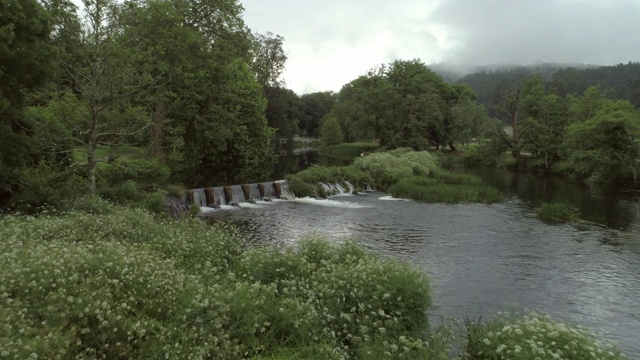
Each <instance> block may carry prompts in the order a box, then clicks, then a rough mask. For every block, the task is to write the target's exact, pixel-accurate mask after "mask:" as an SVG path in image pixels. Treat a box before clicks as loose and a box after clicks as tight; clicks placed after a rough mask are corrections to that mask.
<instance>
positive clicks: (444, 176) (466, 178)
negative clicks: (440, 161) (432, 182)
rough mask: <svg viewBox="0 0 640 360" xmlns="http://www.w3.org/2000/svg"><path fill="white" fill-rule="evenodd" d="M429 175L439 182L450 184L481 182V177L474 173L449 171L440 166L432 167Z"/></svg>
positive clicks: (477, 183) (478, 183) (476, 183)
mask: <svg viewBox="0 0 640 360" xmlns="http://www.w3.org/2000/svg"><path fill="white" fill-rule="evenodd" d="M431 177H432V178H434V179H436V180H437V181H438V182H439V183H443V184H450V185H480V184H481V183H482V179H480V177H478V176H476V175H472V174H464V173H457V172H451V171H446V170H443V169H440V168H436V169H434V170H433V172H432V173H431Z"/></svg>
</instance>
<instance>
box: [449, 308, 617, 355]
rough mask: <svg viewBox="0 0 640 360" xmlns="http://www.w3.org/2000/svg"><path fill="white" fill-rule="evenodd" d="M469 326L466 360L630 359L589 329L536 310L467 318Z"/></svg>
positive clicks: (467, 330)
mask: <svg viewBox="0 0 640 360" xmlns="http://www.w3.org/2000/svg"><path fill="white" fill-rule="evenodd" d="M466 327H467V328H466V332H467V336H466V346H465V351H464V353H463V355H461V357H460V358H461V359H463V360H495V359H510V360H532V359H565V360H584V359H601V360H619V359H626V357H624V356H623V355H622V354H621V353H620V351H619V350H617V349H616V348H614V347H613V346H611V345H608V344H603V343H602V342H600V341H598V340H597V339H596V337H595V336H594V335H593V334H592V333H591V332H589V331H587V330H586V329H584V328H582V327H580V326H571V325H566V324H563V323H561V322H557V321H554V320H553V319H551V317H549V316H548V315H545V314H541V313H537V312H533V311H530V312H527V313H525V314H523V315H517V314H516V315H512V314H501V315H500V316H498V317H496V318H495V319H492V320H490V321H488V322H486V323H481V322H471V321H469V320H467V321H466Z"/></svg>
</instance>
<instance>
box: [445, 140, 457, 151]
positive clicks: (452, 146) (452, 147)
mask: <svg viewBox="0 0 640 360" xmlns="http://www.w3.org/2000/svg"><path fill="white" fill-rule="evenodd" d="M447 144H448V145H449V149H450V150H451V151H458V149H456V145H455V144H454V143H453V141H449V142H448V143H447Z"/></svg>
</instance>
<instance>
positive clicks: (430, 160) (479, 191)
mask: <svg viewBox="0 0 640 360" xmlns="http://www.w3.org/2000/svg"><path fill="white" fill-rule="evenodd" d="M287 178H288V179H289V184H290V188H291V189H292V191H293V192H294V193H295V194H296V195H297V196H302V197H304V196H312V197H313V196H315V197H325V196H327V195H332V194H326V193H325V191H324V189H323V188H322V186H320V185H319V183H339V182H342V181H349V182H350V183H352V184H355V185H356V190H359V189H362V188H363V187H365V186H366V185H370V186H372V187H374V188H375V189H377V190H379V191H387V192H388V193H390V194H391V195H393V196H395V197H402V198H408V199H413V200H418V201H424V202H485V203H491V202H496V201H500V200H501V199H502V194H501V193H500V191H498V190H497V189H494V188H489V187H486V186H481V185H480V183H481V179H480V178H479V177H477V176H475V175H470V174H461V173H454V172H450V171H446V170H444V169H442V168H440V167H439V166H438V164H437V161H436V159H435V157H434V156H433V155H432V154H430V153H428V152H426V151H420V152H416V151H412V150H411V149H406V148H400V149H395V150H392V151H387V152H378V153H373V154H369V155H367V156H363V157H358V158H356V159H355V161H354V162H353V164H352V165H349V166H334V167H323V166H314V167H312V168H310V169H307V170H303V171H301V172H299V173H296V174H293V175H289V176H287Z"/></svg>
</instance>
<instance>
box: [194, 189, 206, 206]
mask: <svg viewBox="0 0 640 360" xmlns="http://www.w3.org/2000/svg"><path fill="white" fill-rule="evenodd" d="M191 196H192V198H193V201H192V202H191V203H192V204H193V205H197V206H199V207H206V206H207V195H206V193H205V191H204V189H193V190H191Z"/></svg>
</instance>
